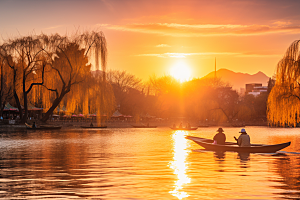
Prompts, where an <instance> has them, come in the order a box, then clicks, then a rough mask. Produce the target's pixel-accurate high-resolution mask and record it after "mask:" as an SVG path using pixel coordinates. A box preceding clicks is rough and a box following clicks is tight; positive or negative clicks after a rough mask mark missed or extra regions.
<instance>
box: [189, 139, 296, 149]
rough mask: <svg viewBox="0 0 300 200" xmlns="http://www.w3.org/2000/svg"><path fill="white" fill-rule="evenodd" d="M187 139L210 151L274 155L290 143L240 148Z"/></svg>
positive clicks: (229, 144)
mask: <svg viewBox="0 0 300 200" xmlns="http://www.w3.org/2000/svg"><path fill="white" fill-rule="evenodd" d="M186 138H187V139H189V140H192V141H194V142H196V143H197V144H199V145H200V146H202V147H204V148H205V149H206V150H210V151H235V152H248V153H274V152H276V151H279V150H281V149H283V148H285V147H288V146H289V145H290V144H291V142H286V143H282V144H274V145H265V144H251V146H250V147H240V146H238V145H237V144H236V143H234V142H226V143H225V145H219V144H213V140H211V139H205V138H200V137H194V136H186Z"/></svg>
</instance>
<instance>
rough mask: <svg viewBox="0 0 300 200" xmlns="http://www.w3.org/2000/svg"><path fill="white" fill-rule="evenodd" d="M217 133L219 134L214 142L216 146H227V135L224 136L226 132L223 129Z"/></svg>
mask: <svg viewBox="0 0 300 200" xmlns="http://www.w3.org/2000/svg"><path fill="white" fill-rule="evenodd" d="M217 132H218V133H217V134H216V135H215V136H214V138H213V140H214V141H215V143H216V144H225V141H226V135H225V134H224V130H223V129H222V128H219V129H218V130H217Z"/></svg>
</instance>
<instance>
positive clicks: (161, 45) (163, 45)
mask: <svg viewBox="0 0 300 200" xmlns="http://www.w3.org/2000/svg"><path fill="white" fill-rule="evenodd" d="M155 47H171V46H170V45H167V44H159V45H156V46H155Z"/></svg>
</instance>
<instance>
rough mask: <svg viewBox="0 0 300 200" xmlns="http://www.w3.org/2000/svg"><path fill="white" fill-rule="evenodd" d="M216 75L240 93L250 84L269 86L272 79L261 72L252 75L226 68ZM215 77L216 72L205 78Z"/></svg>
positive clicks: (218, 71)
mask: <svg viewBox="0 0 300 200" xmlns="http://www.w3.org/2000/svg"><path fill="white" fill-rule="evenodd" d="M216 75H217V77H218V78H221V80H222V81H225V82H227V83H229V84H230V85H231V86H232V88H233V89H235V90H238V91H239V90H240V89H241V88H245V87H246V86H245V85H246V84H250V83H262V85H263V86H267V85H268V81H269V78H270V77H268V76H267V75H266V74H264V73H263V72H261V71H259V72H257V73H255V74H253V75H250V74H248V73H242V72H234V71H231V70H228V69H224V68H221V69H219V70H217V71H216ZM214 76H215V72H214V71H213V72H210V73H208V74H207V75H206V76H204V77H203V78H211V77H214Z"/></svg>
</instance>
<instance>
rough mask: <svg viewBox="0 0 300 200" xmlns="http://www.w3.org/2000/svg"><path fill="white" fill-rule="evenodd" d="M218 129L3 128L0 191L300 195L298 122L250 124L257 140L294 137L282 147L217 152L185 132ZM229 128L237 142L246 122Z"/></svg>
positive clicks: (57, 195)
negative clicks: (286, 126) (7, 130)
mask: <svg viewBox="0 0 300 200" xmlns="http://www.w3.org/2000/svg"><path fill="white" fill-rule="evenodd" d="M217 128H218V127H212V128H199V129H198V130H196V131H190V132H184V131H173V130H171V129H169V128H157V129H134V128H127V129H116V128H114V129H109V128H108V129H106V130H83V129H73V130H60V131H36V132H34V131H27V132H12V133H0V137H1V140H0V176H1V179H0V198H1V199H22V198H24V199H42V198H52V199H114V200H117V199H131V200H132V199H134V200H137V199H155V200H161V199H175V200H176V199H276V198H277V199H290V198H295V199H297V198H300V154H299V153H297V152H300V147H299V145H298V144H299V142H300V139H299V136H298V135H299V129H275V128H266V127H246V130H247V132H248V133H249V135H250V136H251V142H253V143H266V144H274V143H282V142H287V141H291V142H292V144H291V146H290V147H288V148H286V149H284V151H282V152H280V153H278V154H250V155H239V154H238V153H234V152H226V153H224V154H216V153H214V152H205V151H203V150H200V149H201V147H200V146H198V145H197V144H195V143H193V142H192V141H189V140H186V139H185V138H184V136H185V135H194V136H200V137H206V138H212V137H213V135H214V134H215V132H216V130H217ZM224 130H225V133H226V135H227V138H228V141H233V136H234V135H235V136H238V135H239V133H238V132H239V130H240V129H239V128H226V127H225V128H224Z"/></svg>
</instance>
